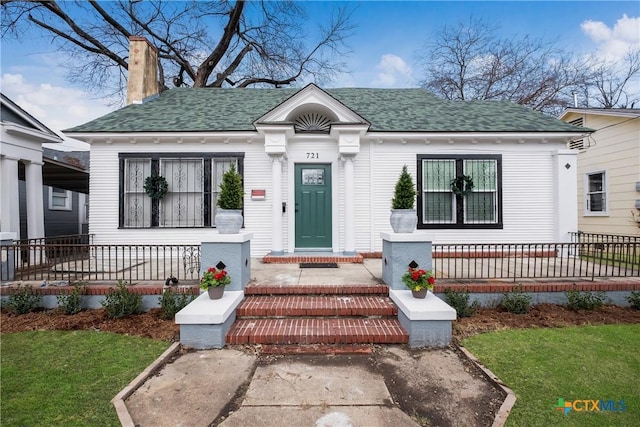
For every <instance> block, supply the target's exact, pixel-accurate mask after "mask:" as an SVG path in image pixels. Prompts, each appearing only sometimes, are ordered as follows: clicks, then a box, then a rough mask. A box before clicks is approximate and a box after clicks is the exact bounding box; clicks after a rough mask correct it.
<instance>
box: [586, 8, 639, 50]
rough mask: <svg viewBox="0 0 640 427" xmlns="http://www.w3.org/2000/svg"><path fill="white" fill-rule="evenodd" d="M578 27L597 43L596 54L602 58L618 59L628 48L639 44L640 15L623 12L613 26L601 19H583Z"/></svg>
mask: <svg viewBox="0 0 640 427" xmlns="http://www.w3.org/2000/svg"><path fill="white" fill-rule="evenodd" d="M580 28H581V29H582V32H583V33H584V34H585V35H587V36H588V37H589V38H590V39H591V40H592V41H593V42H595V43H596V44H597V45H598V52H597V53H598V56H599V57H600V58H601V59H604V60H608V61H617V60H620V59H622V58H623V57H624V55H625V54H626V53H627V52H628V51H629V49H630V48H633V47H637V46H639V45H640V17H628V16H627V15H626V14H623V15H622V18H620V19H618V20H617V21H616V23H615V24H614V25H613V28H609V27H608V26H607V24H605V23H604V22H602V21H591V20H589V21H584V22H583V23H582V24H581V25H580Z"/></svg>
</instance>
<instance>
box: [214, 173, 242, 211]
mask: <svg viewBox="0 0 640 427" xmlns="http://www.w3.org/2000/svg"><path fill="white" fill-rule="evenodd" d="M243 198H244V190H243V189H242V177H241V176H240V174H239V173H238V172H236V167H235V165H233V164H232V165H231V167H230V168H229V170H228V171H226V172H225V173H224V174H223V175H222V183H221V184H220V193H218V202H217V203H218V206H220V208H221V209H236V210H238V209H242V202H243Z"/></svg>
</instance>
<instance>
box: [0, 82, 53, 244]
mask: <svg viewBox="0 0 640 427" xmlns="http://www.w3.org/2000/svg"><path fill="white" fill-rule="evenodd" d="M0 128H1V129H2V134H1V136H0V232H3V233H11V235H12V238H22V239H26V238H30V239H33V238H40V237H44V207H43V200H42V184H43V181H42V167H43V164H44V162H43V159H42V143H44V142H50V143H58V142H62V138H60V137H59V136H58V135H56V134H55V133H54V132H53V131H52V130H51V129H49V128H47V127H46V126H45V125H43V124H42V123H40V122H39V121H38V120H37V119H35V118H34V117H33V116H31V115H30V114H29V113H27V112H26V111H24V110H23V109H22V108H20V107H19V106H18V105H17V104H16V103H14V102H13V101H12V100H11V99H9V98H8V97H7V96H5V95H4V94H2V103H1V117H0ZM21 175H22V176H24V178H23V180H24V181H25V186H26V206H25V207H26V209H25V211H26V216H27V224H26V225H27V227H26V228H27V230H28V233H27V235H24V233H23V235H21V234H20V206H19V203H18V201H19V199H20V196H19V195H20V190H19V188H20V185H19V182H20V179H19V177H20V176H21Z"/></svg>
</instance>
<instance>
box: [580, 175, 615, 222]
mask: <svg viewBox="0 0 640 427" xmlns="http://www.w3.org/2000/svg"><path fill="white" fill-rule="evenodd" d="M598 173H601V174H603V176H604V185H603V187H604V211H603V212H591V210H590V209H589V176H590V175H595V174H598ZM582 215H583V216H609V174H608V173H607V171H606V170H604V169H600V170H594V171H589V172H585V173H584V175H583V177H582Z"/></svg>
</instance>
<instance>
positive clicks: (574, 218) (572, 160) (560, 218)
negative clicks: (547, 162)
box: [553, 150, 578, 242]
mask: <svg viewBox="0 0 640 427" xmlns="http://www.w3.org/2000/svg"><path fill="white" fill-rule="evenodd" d="M576 151H578V150H558V151H556V152H555V154H554V156H553V157H554V165H553V167H554V174H555V178H556V179H555V182H556V185H557V188H556V191H555V206H556V212H555V223H556V242H570V241H571V236H570V235H569V233H572V232H573V233H575V232H577V231H578V184H577V177H576V174H577V172H578V153H577V152H576Z"/></svg>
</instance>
